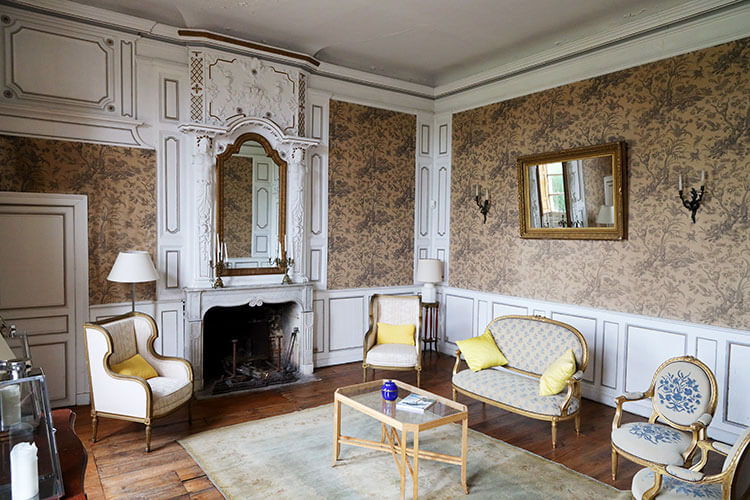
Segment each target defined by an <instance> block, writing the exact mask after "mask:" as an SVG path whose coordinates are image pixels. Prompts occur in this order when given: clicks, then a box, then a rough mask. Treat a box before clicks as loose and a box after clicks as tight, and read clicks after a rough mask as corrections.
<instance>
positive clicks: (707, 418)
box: [690, 413, 713, 430]
mask: <svg viewBox="0 0 750 500" xmlns="http://www.w3.org/2000/svg"><path fill="white" fill-rule="evenodd" d="M711 420H713V416H712V415H711V414H710V413H704V414H703V415H701V416H700V417H698V420H696V421H695V422H693V423H692V424H691V425H690V427H691V428H692V429H693V430H699V429H702V428H703V429H705V428H706V427H708V426H709V425H711Z"/></svg>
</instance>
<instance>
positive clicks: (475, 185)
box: [474, 184, 479, 196]
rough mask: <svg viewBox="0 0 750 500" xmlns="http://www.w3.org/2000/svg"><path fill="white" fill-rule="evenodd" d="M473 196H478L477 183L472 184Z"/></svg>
mask: <svg viewBox="0 0 750 500" xmlns="http://www.w3.org/2000/svg"><path fill="white" fill-rule="evenodd" d="M474 196H479V184H474Z"/></svg>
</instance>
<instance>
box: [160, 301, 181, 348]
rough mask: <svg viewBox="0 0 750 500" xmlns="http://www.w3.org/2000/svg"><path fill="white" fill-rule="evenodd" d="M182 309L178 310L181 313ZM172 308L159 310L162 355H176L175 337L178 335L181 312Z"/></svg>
mask: <svg viewBox="0 0 750 500" xmlns="http://www.w3.org/2000/svg"><path fill="white" fill-rule="evenodd" d="M181 312H182V311H180V313H181ZM180 313H178V311H176V310H174V309H172V310H167V311H161V325H159V340H160V341H161V342H160V348H161V351H159V352H160V353H161V355H162V356H178V355H179V354H180V353H179V350H178V345H177V339H178V338H179V337H180V325H179V322H180V321H182V314H180Z"/></svg>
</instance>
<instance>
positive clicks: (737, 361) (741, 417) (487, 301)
mask: <svg viewBox="0 0 750 500" xmlns="http://www.w3.org/2000/svg"><path fill="white" fill-rule="evenodd" d="M438 300H439V301H440V307H441V309H442V311H441V314H440V318H441V320H440V328H441V332H440V338H441V343H440V349H441V351H442V352H444V353H446V354H454V353H455V350H456V344H455V342H456V341H457V340H462V339H466V338H469V337H472V336H476V335H481V334H482V333H483V332H484V328H485V326H486V325H487V323H489V322H490V321H491V320H492V318H495V317H497V316H503V315H507V314H533V315H540V316H545V317H547V318H551V319H554V320H558V321H562V322H564V323H568V324H570V325H573V326H574V327H575V328H577V329H578V330H579V331H580V332H581V333H582V334H583V336H584V337H585V338H586V342H587V343H588V346H589V352H590V359H589V364H588V368H587V369H586V372H585V375H584V379H583V380H584V382H583V384H582V385H583V396H584V397H586V398H588V399H592V400H594V401H599V402H601V403H604V404H607V405H610V406H614V398H615V397H616V396H619V395H620V394H623V393H624V392H625V391H639V390H646V389H647V388H648V386H649V384H650V383H651V378H652V377H653V374H654V371H655V370H656V368H657V367H658V366H659V365H660V364H661V363H662V362H663V361H664V360H666V359H667V358H670V357H673V356H682V355H686V354H689V355H692V356H696V357H697V358H698V359H700V360H701V361H703V362H704V363H706V365H708V366H709V367H710V368H711V370H712V371H713V372H714V374H715V375H716V379H717V381H718V384H719V402H718V407H717V409H716V413H715V415H714V420H713V422H712V424H711V426H710V427H709V432H708V433H709V435H710V436H711V437H713V438H716V439H719V440H722V441H726V442H733V441H734V440H735V439H736V438H737V436H738V435H739V433H740V432H741V430H742V429H743V427H744V426H747V425H750V392H749V391H748V390H747V387H748V386H750V370H748V366H750V332H747V331H741V330H732V329H728V328H721V327H715V326H710V325H698V324H694V323H686V322H683V321H673V320H666V319H658V318H650V317H646V316H638V315H634V314H625V313H618V312H614V311H605V310H601V309H592V308H586V307H579V306H574V305H569V304H559V303H554V302H543V301H538V300H532V299H524V298H520V297H507V296H503V295H496V294H491V293H483V292H477V291H472V290H465V289H461V288H451V287H444V288H442V289H441V290H440V294H439V298H438ZM625 410H626V411H630V412H633V413H636V414H639V415H643V416H648V415H649V414H650V406H649V405H648V404H642V403H630V404H627V405H625Z"/></svg>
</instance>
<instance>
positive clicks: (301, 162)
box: [180, 118, 320, 287]
mask: <svg viewBox="0 0 750 500" xmlns="http://www.w3.org/2000/svg"><path fill="white" fill-rule="evenodd" d="M180 130H181V131H182V132H183V133H186V134H190V135H192V136H193V137H194V141H193V148H194V149H193V165H192V173H193V178H194V180H195V182H194V184H193V185H194V189H195V191H194V192H195V222H196V223H195V225H194V230H195V238H193V241H194V242H195V245H196V248H195V255H196V259H195V260H196V261H195V266H193V269H194V270H195V274H194V276H193V280H192V286H193V287H208V286H210V285H211V284H212V282H213V279H214V271H213V268H212V262H211V256H212V255H214V253H213V252H214V248H213V245H214V244H215V238H214V237H213V235H214V234H215V230H216V228H215V218H216V175H215V168H216V155H217V154H220V153H222V152H223V151H224V150H225V149H226V148H227V146H229V145H230V144H232V143H234V142H235V141H236V140H237V138H238V137H239V136H241V135H243V134H246V133H257V134H260V135H262V136H263V137H265V138H266V139H267V140H268V142H269V143H270V145H271V146H272V147H273V148H274V149H275V150H276V151H277V152H278V153H279V156H281V158H282V160H284V161H285V162H286V163H287V179H288V182H287V197H286V198H287V207H286V214H287V220H286V227H287V244H286V248H287V256H288V257H291V258H293V259H294V266H293V267H292V268H291V270H290V271H291V272H290V277H291V278H292V281H293V282H295V283H303V282H306V281H307V276H306V273H305V268H306V266H305V255H306V250H305V244H306V241H307V239H306V238H305V173H306V170H307V167H306V163H305V151H306V150H307V149H308V148H310V147H312V146H316V145H317V144H319V142H320V141H318V140H316V139H309V138H306V137H296V136H288V135H285V134H284V133H283V132H282V130H281V129H280V128H279V127H278V125H276V124H275V123H274V122H272V121H271V120H268V119H266V118H245V119H242V120H239V121H235V122H234V123H233V124H232V125H231V126H230V127H228V128H223V127H215V126H209V125H204V124H199V123H190V124H184V125H181V126H180Z"/></svg>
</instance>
